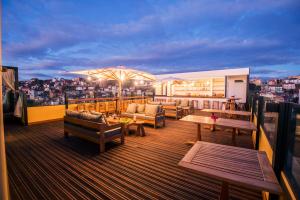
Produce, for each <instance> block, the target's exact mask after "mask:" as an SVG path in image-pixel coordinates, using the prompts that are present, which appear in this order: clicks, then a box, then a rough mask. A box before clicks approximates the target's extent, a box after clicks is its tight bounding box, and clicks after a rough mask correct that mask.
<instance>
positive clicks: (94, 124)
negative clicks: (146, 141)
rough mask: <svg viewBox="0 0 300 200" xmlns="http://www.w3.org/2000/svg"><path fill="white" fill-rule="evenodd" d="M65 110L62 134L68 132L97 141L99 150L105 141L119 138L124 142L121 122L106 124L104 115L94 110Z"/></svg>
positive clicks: (103, 148)
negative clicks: (90, 111)
mask: <svg viewBox="0 0 300 200" xmlns="http://www.w3.org/2000/svg"><path fill="white" fill-rule="evenodd" d="M92 113H94V114H90V113H88V112H76V111H66V115H65V117H64V134H65V137H66V138H67V137H68V136H69V134H72V135H75V136H77V137H80V138H83V139H85V140H89V141H91V142H95V143H98V144H99V145H100V152H101V153H102V152H104V151H105V143H106V142H109V141H112V140H114V139H117V138H120V141H121V144H124V133H123V130H122V127H121V124H120V123H118V124H114V125H108V124H107V123H106V121H105V117H104V115H101V114H99V113H96V112H92Z"/></svg>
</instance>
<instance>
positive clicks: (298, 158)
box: [284, 105, 300, 198]
mask: <svg viewBox="0 0 300 200" xmlns="http://www.w3.org/2000/svg"><path fill="white" fill-rule="evenodd" d="M295 107H296V108H295V109H293V112H292V113H291V114H292V115H293V116H292V118H291V119H292V120H291V122H290V124H291V126H292V127H291V129H289V131H287V134H288V139H287V152H286V160H285V163H284V172H285V174H286V176H287V178H288V180H289V182H290V184H291V186H292V188H293V190H294V193H295V194H296V195H298V196H297V197H298V198H300V196H299V194H300V106H298V105H295Z"/></svg>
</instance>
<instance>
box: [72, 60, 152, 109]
mask: <svg viewBox="0 0 300 200" xmlns="http://www.w3.org/2000/svg"><path fill="white" fill-rule="evenodd" d="M71 73H73V74H81V75H86V76H88V77H94V78H97V79H104V80H116V81H118V84H119V92H118V96H119V101H120V105H121V101H122V94H121V93H122V82H123V81H125V80H149V81H155V76H154V75H152V74H149V73H147V72H143V71H139V70H135V69H129V68H126V67H124V66H117V67H108V68H100V69H90V70H82V71H74V72H71ZM120 105H119V106H118V108H119V111H120V109H121V106H120Z"/></svg>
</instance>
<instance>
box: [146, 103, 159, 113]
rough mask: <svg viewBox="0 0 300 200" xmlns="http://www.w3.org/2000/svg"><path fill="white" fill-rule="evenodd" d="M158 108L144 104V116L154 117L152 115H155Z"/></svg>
mask: <svg viewBox="0 0 300 200" xmlns="http://www.w3.org/2000/svg"><path fill="white" fill-rule="evenodd" d="M158 108H159V106H158V105H150V104H146V106H145V114H146V115H150V116H154V115H156V113H157V111H158Z"/></svg>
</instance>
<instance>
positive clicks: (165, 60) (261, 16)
mask: <svg viewBox="0 0 300 200" xmlns="http://www.w3.org/2000/svg"><path fill="white" fill-rule="evenodd" d="M299 7H300V4H299V2H298V1H297V0H278V1H271V0H257V1H250V0H244V1H221V0H219V1H218V0H202V1H198V0H195V1H176V2H175V1H174V2H173V1H172V2H159V3H155V4H151V3H149V1H139V3H132V4H130V5H127V4H126V3H124V4H122V5H121V6H119V5H113V4H112V3H111V2H110V1H108V2H106V1H92V0H90V1H88V2H80V1H76V2H72V1H51V2H48V1H40V2H36V1H32V0H29V1H24V0H20V1H4V12H3V63H4V64H7V65H15V66H19V67H20V68H21V69H24V70H21V72H22V73H23V72H24V73H25V72H26V70H31V71H32V73H33V72H34V73H36V74H40V73H41V72H43V73H44V72H45V71H47V75H49V76H50V75H52V76H56V75H57V74H58V72H59V73H61V72H64V71H69V70H76V69H86V68H95V67H104V66H111V65H128V66H132V67H137V68H139V69H143V70H148V71H151V72H153V73H165V72H175V71H184V70H186V71H195V70H206V69H221V68H225V67H236V66H254V67H255V68H259V67H260V66H266V65H270V66H275V65H279V64H294V65H300V58H299V55H300V46H299V44H300V27H299V26H298V25H299V22H300V14H299V12H297V9H296V8H299ZM275 75H276V74H275ZM20 76H23V74H20Z"/></svg>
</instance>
